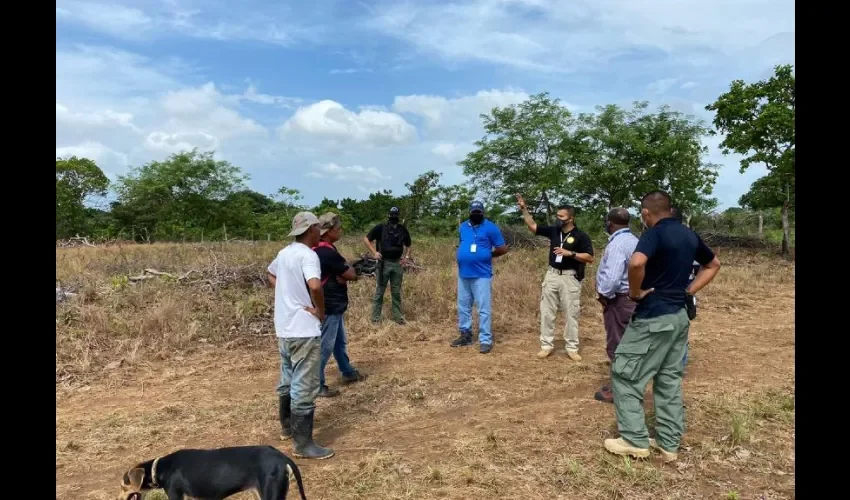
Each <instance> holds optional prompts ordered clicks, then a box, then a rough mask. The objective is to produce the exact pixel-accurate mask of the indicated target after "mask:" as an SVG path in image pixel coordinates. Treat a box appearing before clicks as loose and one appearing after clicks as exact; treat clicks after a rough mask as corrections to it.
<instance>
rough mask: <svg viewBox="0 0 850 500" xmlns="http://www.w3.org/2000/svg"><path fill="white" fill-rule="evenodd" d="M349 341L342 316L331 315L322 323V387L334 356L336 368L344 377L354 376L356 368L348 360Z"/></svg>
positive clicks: (320, 371)
mask: <svg viewBox="0 0 850 500" xmlns="http://www.w3.org/2000/svg"><path fill="white" fill-rule="evenodd" d="M346 346H348V340H347V339H346V338H345V323H344V322H343V320H342V314H329V315H327V316H325V321H324V323H322V363H321V365H320V367H319V374H320V375H319V378H320V380H321V385H325V367H326V366H328V361H330V359H331V354H333V357H334V359H335V360H336V366H337V367H338V368H339V371H340V372H341V373H342V376H343V377H350V376H352V375H354V372H355V370H354V367H353V366H351V362H350V361H349V360H348V350H347V349H346Z"/></svg>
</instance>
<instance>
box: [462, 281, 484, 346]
mask: <svg viewBox="0 0 850 500" xmlns="http://www.w3.org/2000/svg"><path fill="white" fill-rule="evenodd" d="M490 282H491V279H490V278H458V280H457V323H458V325H457V326H458V329H459V330H460V332H461V333H463V334H469V335H472V305H473V304H475V305H476V306H477V307H478V342H479V343H480V344H492V343H493V336H492V334H491V333H490V301H491V293H490Z"/></svg>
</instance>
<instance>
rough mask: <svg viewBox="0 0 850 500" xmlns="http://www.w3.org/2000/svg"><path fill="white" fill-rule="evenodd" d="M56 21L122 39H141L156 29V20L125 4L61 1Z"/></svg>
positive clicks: (58, 2)
mask: <svg viewBox="0 0 850 500" xmlns="http://www.w3.org/2000/svg"><path fill="white" fill-rule="evenodd" d="M56 22H57V24H58V23H63V22H67V23H74V24H80V25H83V26H85V27H86V28H89V29H94V30H97V31H102V32H104V33H107V34H109V35H112V36H117V37H121V38H137V37H142V36H144V34H145V33H146V32H147V31H148V30H150V29H152V28H153V27H154V24H155V22H154V20H153V19H152V18H151V17H149V16H148V15H147V14H145V13H144V12H142V11H141V10H139V9H137V8H133V7H126V6H124V5H120V4H116V3H113V2H109V3H98V2H78V1H69V0H58V1H57V2H56Z"/></svg>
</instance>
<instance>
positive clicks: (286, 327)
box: [268, 241, 322, 338]
mask: <svg viewBox="0 0 850 500" xmlns="http://www.w3.org/2000/svg"><path fill="white" fill-rule="evenodd" d="M268 270H269V272H270V273H272V274H273V275H275V277H276V278H277V283H276V284H275V288H274V329H275V333H277V336H278V337H282V338H293V337H296V338H304V337H319V336H321V335H322V327H321V323H320V322H319V319H318V318H317V317H316V316H314V315H312V314H310V312H309V311H307V310H306V309H304V308H305V307H313V301H312V299H311V298H310V290H309V289H308V288H307V281H308V280H310V279H312V278H316V279H321V276H322V268H321V264H319V256H318V255H317V254H316V252H314V251H313V250H312V249H311V248H310V247H308V246H307V245H305V244H303V243H298V242H297V241H296V242H294V243H292V244H290V245H289V246H287V247H285V248H284V249H283V250H281V251H280V252H278V254H277V257H275V259H274V260H273V261H272V263H271V264H269V267H268Z"/></svg>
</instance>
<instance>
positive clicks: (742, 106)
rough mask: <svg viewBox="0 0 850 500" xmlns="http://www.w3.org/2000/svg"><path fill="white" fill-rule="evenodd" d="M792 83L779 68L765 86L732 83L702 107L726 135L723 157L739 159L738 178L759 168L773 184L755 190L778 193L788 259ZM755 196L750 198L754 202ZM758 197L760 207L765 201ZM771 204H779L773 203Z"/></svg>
mask: <svg viewBox="0 0 850 500" xmlns="http://www.w3.org/2000/svg"><path fill="white" fill-rule="evenodd" d="M795 94H796V91H795V77H794V68H793V66H792V65H790V64H789V65H779V66H776V67H775V68H774V74H773V76H771V77H770V78H769V79H767V80H761V81H758V82H755V83H746V82H744V81H743V80H735V81H733V82H732V84H731V85H730V87H729V90H728V91H727V92H725V93H724V94H721V95H720V97H718V98H717V100H716V101H715V102H714V103H712V104H709V105H708V106H706V109H707V110H709V111H714V112H715V116H714V126H715V127H716V128H717V131H719V132H721V133H723V134H725V137H724V139H723V142H721V143H720V146H721V148H722V150H723V154H729V153H730V152H735V153H738V154H740V155H743V156H744V158H743V159H742V160H741V172H742V173H743V172H744V171H745V170H746V169H747V168H748V167H749V166H750V165H752V164H753V163H762V164H764V165H765V166H766V167H767V170H768V172H769V174H768V176H772V178H771V179H770V180H768V181H765V182H764V183H762V184H761V185H760V186H758V187H759V189H761V188H767V187H769V186H770V187H771V188H770V189H767V190H763V191H762V192H761V193H759V195H763V194H766V193H768V192H775V190H774V189H773V188H774V187H778V188H779V189H780V190H781V192H782V193H783V195H784V196H781V197H780V198H781V206H782V253H783V255H785V256H786V257H788V256H790V244H791V230H790V223H789V220H788V211H789V209H790V207H791V199H792V190H793V184H794V179H795V178H796V167H795V161H794V160H795V152H796V147H795V143H796V140H795V137H796V136H795V109H796V97H795ZM754 197H757V196H756V194H753V196H751V198H752V199H753V200H755V198H754ZM767 199H768V197H764V196H762V197H761V198H759V201H767ZM773 201H776V202H779V200H777V199H774V200H773Z"/></svg>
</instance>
